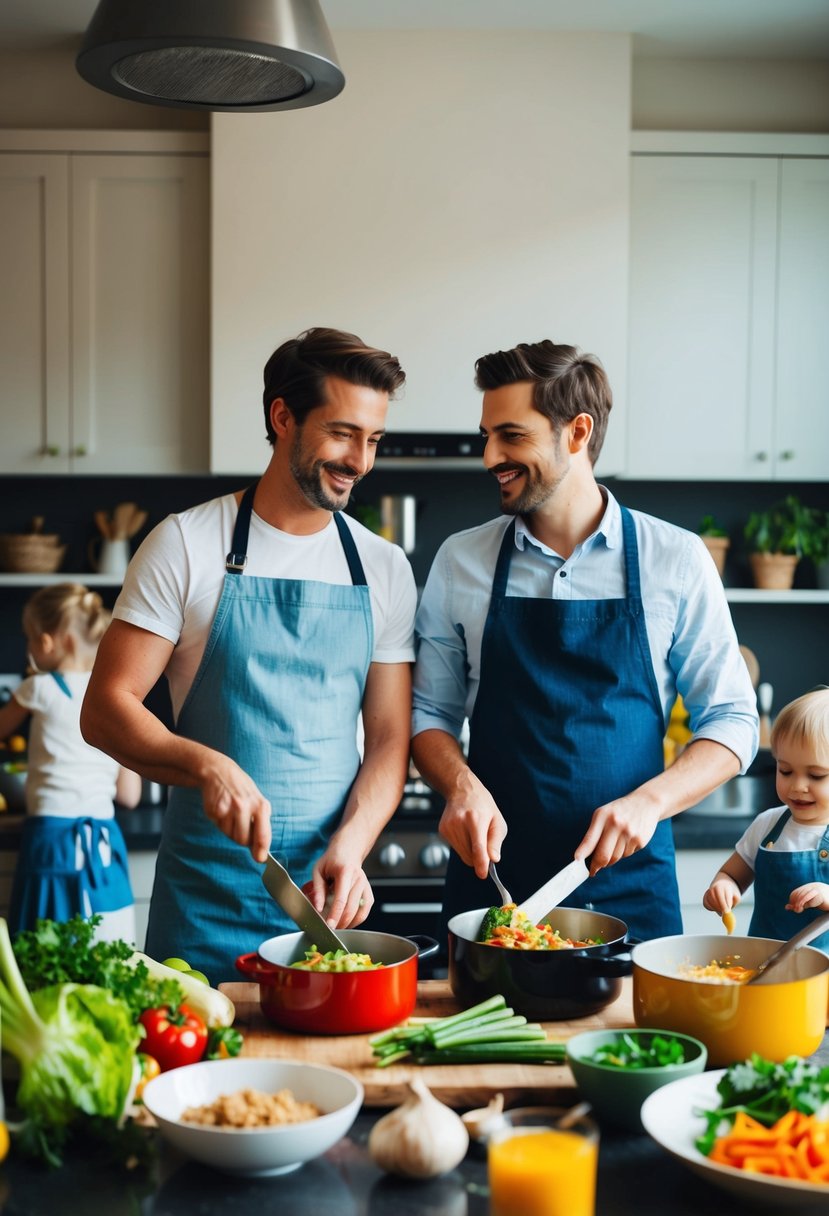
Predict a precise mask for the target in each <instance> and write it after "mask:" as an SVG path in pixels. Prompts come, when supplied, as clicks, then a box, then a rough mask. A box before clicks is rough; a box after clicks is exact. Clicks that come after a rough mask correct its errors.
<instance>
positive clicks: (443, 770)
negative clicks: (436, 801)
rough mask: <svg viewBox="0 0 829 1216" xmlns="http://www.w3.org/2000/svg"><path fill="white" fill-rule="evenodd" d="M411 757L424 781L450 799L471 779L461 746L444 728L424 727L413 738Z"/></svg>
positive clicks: (447, 799)
mask: <svg viewBox="0 0 829 1216" xmlns="http://www.w3.org/2000/svg"><path fill="white" fill-rule="evenodd" d="M412 759H413V760H414V762H415V767H416V768H417V771H418V772H419V773H420V775H421V777H422V778H423V780H424V781H425V782H426V783H427V784H428V785H430V786H431V787H432V789H433V790H435V791H436V792H437V793H438V794H440V795H441V797H442V798H444V799H445V800H446V801H447V802H448V801H449V799H450V798H451V797H452V796H453V795H454V794H455V793H457V792H458V790H459V788H460V787H462V786H463V785H464V783H466V782H468V781H469V779H470V769H469V765H468V764H467V761H466V757H465V756H464V754H463V751H462V750H461V745H460V743H458V740H457V739H456V738H455V736H454V735H451V734H450V733H449V731H445V730H437V729H434V730H424V731H421V732H420V733H419V734H417V735H415V737H414V738H413V739H412Z"/></svg>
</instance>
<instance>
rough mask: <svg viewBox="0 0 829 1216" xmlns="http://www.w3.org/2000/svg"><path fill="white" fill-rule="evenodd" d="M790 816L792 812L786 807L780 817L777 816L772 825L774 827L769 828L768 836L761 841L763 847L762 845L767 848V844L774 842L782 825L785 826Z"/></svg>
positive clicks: (781, 829)
mask: <svg viewBox="0 0 829 1216" xmlns="http://www.w3.org/2000/svg"><path fill="white" fill-rule="evenodd" d="M791 817H792V813H791V811H790V810H788V809H786V810H785V811H784V812H783V814H782V815H781V816H780V818H779V819H778V820H777V821H776V822H775V825H774V827H773V828H772V830H771V832H770V833H769V835H768V836H767V837H766V839H765V840H764V841H763V847H764V848H766V849H767V848H768V847H769V845H770V844H774V843H775V841H776V840H777V837H778V836H779V835H780V833H781V832H782V831H783V828H784V827H785V826H786V824H787V823H788V822H789V820H790V819H791Z"/></svg>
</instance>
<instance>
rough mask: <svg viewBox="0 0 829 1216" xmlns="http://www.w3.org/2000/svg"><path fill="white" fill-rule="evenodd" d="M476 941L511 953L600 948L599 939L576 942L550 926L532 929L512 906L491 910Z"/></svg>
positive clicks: (522, 914)
mask: <svg viewBox="0 0 829 1216" xmlns="http://www.w3.org/2000/svg"><path fill="white" fill-rule="evenodd" d="M478 941H479V942H483V943H484V945H486V946H503V947H506V948H507V949H510V950H573V949H576V948H579V947H582V946H599V945H601V944H602V941H601V938H598V937H588V938H585V939H584V941H575V940H574V939H573V938H571V937H562V936H561V934H560V933H559V931H558V929H553V927H552V926H551V925H546V924H544V925H534V924H533V923H532V921H531V920H530V919H529V917H528V916H526V915H525V914H524V913H523V912H520V911H519V910H518V908H517V907H516V905H515V904H504V906H503V907H501V908H490V909H489V910H488V911H487V913H486V915H485V916H484V919H483V921H482V922H481V928H480V930H479V931H478Z"/></svg>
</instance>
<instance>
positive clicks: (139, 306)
mask: <svg viewBox="0 0 829 1216" xmlns="http://www.w3.org/2000/svg"><path fill="white" fill-rule="evenodd" d="M4 134H5V135H8V134H9V133H4ZM11 134H13V135H14V136H15V137H16V138H14V139H9V138H3V139H2V142H0V259H2V265H3V280H4V284H3V285H4V291H3V293H2V299H0V356H2V360H3V367H4V375H3V380H2V383H0V471H3V472H15V473H51V472H54V473H65V472H68V471H74V472H82V473H108V474H112V473H177V472H198V471H205V470H206V469H207V464H208V455H207V453H208V445H209V435H208V419H209V390H208V374H209V354H208V341H209V321H208V313H209V300H208V293H209V268H208V250H209V236H208V189H209V183H208V160H207V157H206V156H205V155H204V154H202V153H197V154H194V153H188V152H184V153H182V152H175V153H167V152H161V153H158V154H152V153H149V152H145V151H141V152H134V151H124V152H112V151H110V150H105V151H97V150H96V151H92V152H83V151H79V150H77V148H76V147H73V148H72V149H71V150H69V151H35V152H24V151H9V150H4V149H5V148H6V146H7V145H8V144H9V143H11V144H13V145H15V146H17V145H19V144H20V143H21V137H22V135H24V134H26V133H11ZM32 134H33V135H35V134H42V133H32ZM92 134H95V133H92ZM156 138H158V137H156ZM41 142H42V141H41ZM73 142H74V143H77V142H78V141H73ZM80 142H83V141H80Z"/></svg>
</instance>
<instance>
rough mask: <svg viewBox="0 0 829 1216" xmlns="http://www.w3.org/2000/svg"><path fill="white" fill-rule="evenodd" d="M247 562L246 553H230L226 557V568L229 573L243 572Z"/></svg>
mask: <svg viewBox="0 0 829 1216" xmlns="http://www.w3.org/2000/svg"><path fill="white" fill-rule="evenodd" d="M247 564H248V556H247V554H246V553H228V555H227V558H226V559H225V570H227V572H228V574H241V573H242V571H243V570H244V568H245V566H246V565H247Z"/></svg>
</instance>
